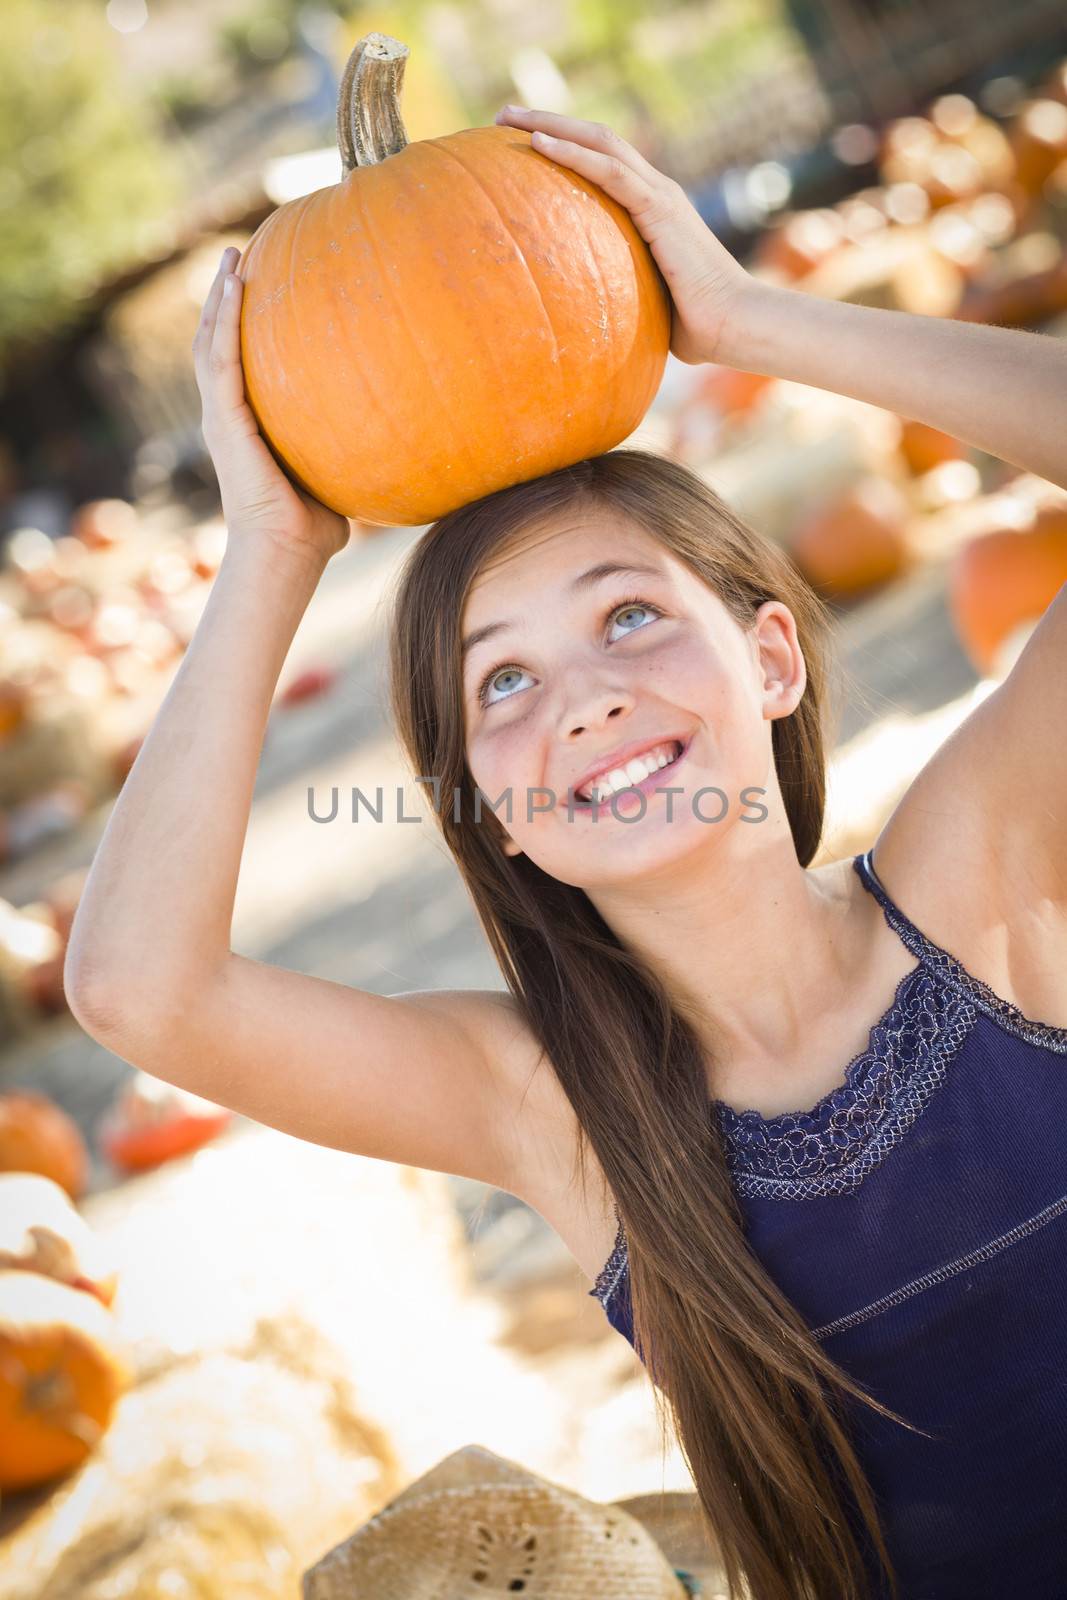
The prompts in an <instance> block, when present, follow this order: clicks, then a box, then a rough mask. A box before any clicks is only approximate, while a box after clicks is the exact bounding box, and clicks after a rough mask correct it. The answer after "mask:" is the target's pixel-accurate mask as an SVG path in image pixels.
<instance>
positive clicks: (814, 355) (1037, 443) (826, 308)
mask: <svg viewBox="0 0 1067 1600" xmlns="http://www.w3.org/2000/svg"><path fill="white" fill-rule="evenodd" d="M709 359H710V358H709ZM714 359H715V360H716V361H721V362H724V363H725V364H726V365H727V366H731V367H740V368H742V369H743V370H744V371H746V372H765V373H768V374H769V375H770V376H772V377H775V378H789V379H792V380H793V381H794V382H796V383H810V384H812V385H814V387H815V388H817V389H832V390H833V391H834V392H835V393H837V394H847V395H850V396H851V397H852V398H853V399H854V400H866V401H868V402H869V403H870V404H871V405H876V406H884V407H885V408H886V410H889V411H896V412H898V413H899V414H900V415H901V416H905V417H913V418H914V419H915V420H916V421H917V422H928V423H930V424H931V425H932V426H933V427H935V428H941V429H942V430H943V431H944V432H945V433H950V434H952V436H953V437H954V438H956V439H962V440H963V442H964V443H965V444H970V445H974V446H975V447H976V448H977V449H979V450H986V451H988V452H989V454H990V455H994V456H999V457H1000V459H1001V460H1002V461H1008V462H1010V463H1011V464H1012V466H1016V467H1021V468H1022V469H1023V470H1024V471H1026V472H1035V473H1037V474H1038V476H1039V477H1042V478H1047V479H1048V480H1049V482H1050V483H1056V484H1059V485H1060V486H1061V487H1062V488H1065V489H1067V340H1064V339H1056V338H1053V337H1052V336H1051V335H1050V334H1046V333H1028V332H1023V331H1021V330H1019V329H1015V328H997V327H987V326H985V325H983V324H981V323H976V322H956V321H953V320H952V319H951V318H947V317H923V316H916V315H915V314H913V313H912V312H908V311H883V310H879V309H877V308H875V307H873V306H855V305H850V304H847V303H846V302H844V301H838V300H827V299H824V298H822V297H820V296H818V295H813V294H805V293H803V291H801V290H798V289H782V288H776V287H773V286H771V285H769V284H762V283H758V282H757V281H756V280H754V279H753V280H750V282H749V283H748V284H747V285H746V287H745V289H744V292H743V293H742V294H741V295H740V296H739V297H738V299H737V301H736V303H735V308H734V311H733V314H732V316H731V318H730V321H729V322H728V324H727V325H726V327H725V328H724V330H723V337H722V338H721V339H720V340H719V343H718V347H717V348H716V351H715V356H714Z"/></svg>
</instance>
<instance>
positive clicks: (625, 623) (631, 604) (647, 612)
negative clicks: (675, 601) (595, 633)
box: [611, 600, 661, 638]
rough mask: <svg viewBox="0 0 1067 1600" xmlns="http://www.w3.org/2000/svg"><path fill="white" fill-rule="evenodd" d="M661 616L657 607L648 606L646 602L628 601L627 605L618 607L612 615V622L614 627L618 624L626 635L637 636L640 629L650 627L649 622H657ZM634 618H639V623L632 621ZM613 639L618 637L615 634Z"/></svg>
mask: <svg viewBox="0 0 1067 1600" xmlns="http://www.w3.org/2000/svg"><path fill="white" fill-rule="evenodd" d="M659 614H661V613H659V611H657V610H656V606H651V605H646V602H645V600H627V603H625V605H621V606H617V608H616V610H614V611H613V613H611V622H613V627H614V626H616V624H617V626H619V627H621V629H622V632H624V634H635V632H637V630H638V627H648V624H649V622H654V621H656V618H657V616H659ZM633 618H637V621H630V619H633ZM611 637H613V638H614V637H616V635H614V634H613V635H611Z"/></svg>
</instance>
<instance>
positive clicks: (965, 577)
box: [948, 506, 1067, 674]
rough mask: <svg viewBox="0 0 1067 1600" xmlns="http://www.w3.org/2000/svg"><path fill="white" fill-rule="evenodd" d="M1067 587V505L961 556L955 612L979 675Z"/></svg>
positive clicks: (955, 569) (954, 565) (953, 584)
mask: <svg viewBox="0 0 1067 1600" xmlns="http://www.w3.org/2000/svg"><path fill="white" fill-rule="evenodd" d="M1064 583H1067V506H1046V507H1045V508H1044V509H1043V510H1041V511H1039V512H1038V513H1037V515H1036V517H1035V518H1034V521H1033V523H1032V525H1031V526H1030V527H1028V528H996V529H994V530H993V531H992V532H990V533H985V534H980V535H979V536H978V537H977V538H974V539H971V540H969V541H968V543H967V544H965V545H963V546H962V547H961V548H960V549H959V550H957V551H956V554H955V556H954V557H953V560H952V562H951V564H950V566H949V572H948V604H949V612H950V614H951V616H952V620H953V623H954V624H955V628H956V632H957V633H958V635H959V639H960V643H961V644H962V645H963V648H964V649H965V650H966V652H967V654H968V656H969V657H970V659H971V661H972V662H973V663H974V665H975V667H976V668H977V669H978V671H979V672H981V673H983V674H988V673H990V672H991V671H992V670H993V667H994V664H995V661H996V657H997V652H998V650H999V648H1000V646H1001V645H1002V644H1003V643H1004V641H1005V640H1006V639H1007V638H1008V636H1009V634H1011V633H1013V632H1014V630H1015V629H1016V628H1018V627H1019V626H1020V624H1022V623H1026V622H1036V621H1037V620H1038V619H1039V618H1040V617H1041V616H1042V615H1043V613H1044V612H1045V611H1046V610H1047V608H1048V607H1049V606H1050V605H1051V604H1052V601H1053V600H1054V599H1055V597H1056V595H1057V594H1058V593H1059V590H1060V588H1061V586H1062V585H1063V584H1064Z"/></svg>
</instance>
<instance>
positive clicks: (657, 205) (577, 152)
mask: <svg viewBox="0 0 1067 1600" xmlns="http://www.w3.org/2000/svg"><path fill="white" fill-rule="evenodd" d="M532 144H533V148H534V149H535V150H536V151H537V152H538V153H539V154H540V155H543V156H547V157H548V158H549V159H550V160H552V161H558V162H560V163H561V164H562V165H564V166H566V167H568V168H569V169H570V170H571V171H572V172H577V173H578V174H579V176H580V177H583V178H588V179H589V181H590V182H591V183H595V184H597V185H599V187H600V188H601V189H603V190H604V193H605V194H608V195H610V196H611V198H612V199H613V200H617V201H618V202H619V204H620V205H624V206H625V207H626V209H627V210H628V211H629V213H630V215H631V216H632V217H633V218H634V221H635V222H637V221H639V220H640V219H641V218H642V217H647V216H649V215H651V214H652V213H653V212H654V211H655V210H657V209H662V207H663V203H664V200H665V198H666V180H665V179H661V180H660V183H659V184H656V185H654V184H651V183H649V182H648V180H647V179H646V178H645V177H644V176H643V175H642V174H641V173H639V172H635V170H634V168H633V167H631V166H629V165H628V164H627V162H625V161H623V160H622V159H621V158H620V157H618V156H615V155H605V154H604V153H603V152H601V151H599V150H589V149H587V148H586V146H585V145H584V144H578V143H577V142H576V141H575V140H573V139H557V138H553V137H551V136H550V135H548V134H546V133H543V132H541V131H540V130H539V129H535V131H534V133H533V135H532ZM657 176H658V174H657Z"/></svg>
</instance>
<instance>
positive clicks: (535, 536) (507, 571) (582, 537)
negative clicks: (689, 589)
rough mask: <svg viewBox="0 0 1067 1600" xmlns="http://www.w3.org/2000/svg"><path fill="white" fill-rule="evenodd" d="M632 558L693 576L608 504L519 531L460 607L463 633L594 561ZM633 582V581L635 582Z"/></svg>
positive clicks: (568, 578)
mask: <svg viewBox="0 0 1067 1600" xmlns="http://www.w3.org/2000/svg"><path fill="white" fill-rule="evenodd" d="M604 561H612V562H619V563H626V562H633V563H636V564H638V565H640V566H647V567H655V568H657V569H658V570H660V571H662V572H665V573H666V574H667V575H668V576H669V577H670V578H672V579H677V580H680V581H684V580H686V579H688V580H689V581H690V582H696V581H698V580H697V579H696V578H695V575H694V574H693V573H691V572H690V571H689V569H688V568H687V567H686V566H685V565H684V564H683V563H682V562H680V561H678V560H677V559H676V558H675V557H674V556H673V555H672V554H671V552H670V551H669V550H667V549H666V547H665V546H664V545H662V544H660V542H659V540H657V539H654V538H653V537H652V536H651V534H649V533H646V532H645V530H644V528H642V527H639V526H638V525H637V524H636V523H633V522H631V521H630V520H629V519H628V518H627V517H624V516H621V515H620V514H619V513H618V512H615V511H612V510H610V509H608V508H604V509H597V510H594V511H588V512H584V513H581V514H580V515H579V514H575V515H573V516H570V517H568V518H566V519H556V520H554V521H553V522H552V523H550V524H547V525H545V526H542V527H539V528H537V529H533V530H530V531H528V532H525V533H523V534H522V535H521V536H519V538H517V539H516V540H515V541H514V542H513V543H512V544H511V545H509V547H508V548H507V549H506V550H505V551H504V552H503V553H502V554H500V555H497V556H494V557H493V558H492V560H491V561H490V562H489V563H487V565H486V566H485V567H483V568H482V570H481V572H479V574H478V576H477V577H476V578H475V580H474V582H473V583H472V585H471V588H470V591H469V593H468V595H467V601H466V604H465V606H464V612H463V624H464V631H469V630H471V629H473V628H477V627H479V626H481V625H482V624H484V623H487V622H494V621H496V620H498V619H499V618H501V617H503V616H504V615H505V614H506V608H507V607H508V606H509V605H510V606H511V607H512V608H513V609H514V607H515V606H517V605H518V603H519V602H520V601H522V600H529V599H532V598H533V595H534V593H535V592H536V591H537V590H545V591H550V590H553V589H556V588H562V587H565V586H566V585H567V584H568V583H569V582H570V581H571V579H573V578H574V577H575V576H576V575H577V574H578V573H580V572H584V571H585V570H586V568H588V567H590V566H593V565H594V564H597V563H599V562H604ZM635 581H636V580H635Z"/></svg>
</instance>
